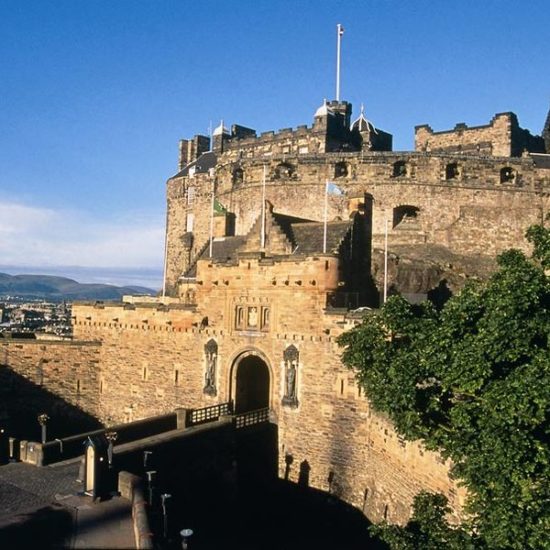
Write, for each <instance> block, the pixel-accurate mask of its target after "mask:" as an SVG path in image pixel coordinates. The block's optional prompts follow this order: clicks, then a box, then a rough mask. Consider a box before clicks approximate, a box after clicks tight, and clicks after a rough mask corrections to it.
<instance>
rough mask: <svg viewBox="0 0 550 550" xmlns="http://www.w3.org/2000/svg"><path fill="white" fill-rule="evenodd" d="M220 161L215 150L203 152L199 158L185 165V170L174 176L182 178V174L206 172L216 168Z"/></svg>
mask: <svg viewBox="0 0 550 550" xmlns="http://www.w3.org/2000/svg"><path fill="white" fill-rule="evenodd" d="M217 162H218V157H217V156H216V153H214V152H213V151H208V152H207V153H203V154H202V155H201V156H200V157H199V158H198V159H197V160H194V161H193V162H190V163H189V164H187V165H186V166H185V168H184V169H183V170H181V171H180V172H178V173H177V174H176V175H175V176H172V177H173V178H181V177H182V176H188V175H189V173H195V174H204V173H206V172H208V170H210V168H214V166H216V163H217Z"/></svg>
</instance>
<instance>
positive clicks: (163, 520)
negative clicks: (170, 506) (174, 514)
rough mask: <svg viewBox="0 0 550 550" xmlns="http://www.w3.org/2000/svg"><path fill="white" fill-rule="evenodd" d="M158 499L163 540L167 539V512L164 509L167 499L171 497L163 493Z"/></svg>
mask: <svg viewBox="0 0 550 550" xmlns="http://www.w3.org/2000/svg"><path fill="white" fill-rule="evenodd" d="M160 498H161V499H162V525H163V531H164V539H167V538H168V510H167V509H166V501H167V500H168V499H169V498H172V495H169V494H168V493H163V494H162V495H160Z"/></svg>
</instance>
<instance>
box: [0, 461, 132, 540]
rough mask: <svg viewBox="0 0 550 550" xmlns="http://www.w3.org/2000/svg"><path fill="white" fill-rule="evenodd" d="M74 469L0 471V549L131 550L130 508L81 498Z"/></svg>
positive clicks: (70, 465)
mask: <svg viewBox="0 0 550 550" xmlns="http://www.w3.org/2000/svg"><path fill="white" fill-rule="evenodd" d="M79 463H80V459H76V460H72V461H67V462H64V463H58V464H55V465H52V466H46V467H43V468H37V467H35V466H32V465H29V464H23V463H14V464H6V465H5V466H1V467H0V548H6V549H7V548H17V549H25V548H33V549H35V548H43V549H48V548H135V539H134V531H133V523H132V509H131V505H130V502H129V501H127V500H125V499H123V498H120V497H114V498H112V499H110V500H106V501H102V502H92V499H91V497H88V496H80V495H79V494H78V493H79V492H81V491H82V485H81V484H80V483H78V482H77V481H76V479H77V477H78V469H79Z"/></svg>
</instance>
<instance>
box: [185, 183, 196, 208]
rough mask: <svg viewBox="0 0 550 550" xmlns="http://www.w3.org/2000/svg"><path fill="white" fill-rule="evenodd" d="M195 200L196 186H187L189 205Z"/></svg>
mask: <svg viewBox="0 0 550 550" xmlns="http://www.w3.org/2000/svg"><path fill="white" fill-rule="evenodd" d="M194 200H195V188H194V187H188V188H187V206H191V205H192V204H193V202H194Z"/></svg>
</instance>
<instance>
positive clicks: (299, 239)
mask: <svg viewBox="0 0 550 550" xmlns="http://www.w3.org/2000/svg"><path fill="white" fill-rule="evenodd" d="M352 225H353V221H352V220H346V221H333V222H328V224H327V253H328V254H337V253H338V250H339V248H340V245H341V244H342V241H343V240H344V238H345V237H346V235H347V233H348V232H349V231H350V229H351V227H352ZM292 233H293V236H294V239H293V240H294V245H295V247H296V248H295V253H296V254H322V253H323V233H324V230H323V223H319V222H314V223H294V224H292Z"/></svg>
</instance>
